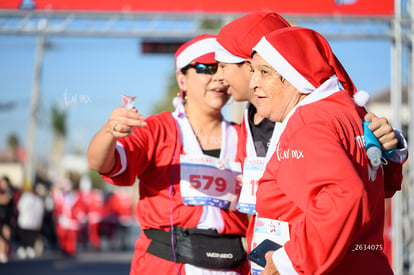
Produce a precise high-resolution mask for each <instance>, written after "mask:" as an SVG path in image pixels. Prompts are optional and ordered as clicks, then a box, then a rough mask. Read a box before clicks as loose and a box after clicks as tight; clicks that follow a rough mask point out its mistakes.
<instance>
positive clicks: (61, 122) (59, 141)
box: [51, 104, 67, 177]
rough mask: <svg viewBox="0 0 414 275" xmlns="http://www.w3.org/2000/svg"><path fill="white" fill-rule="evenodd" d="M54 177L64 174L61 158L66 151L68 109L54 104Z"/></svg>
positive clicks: (52, 170)
mask: <svg viewBox="0 0 414 275" xmlns="http://www.w3.org/2000/svg"><path fill="white" fill-rule="evenodd" d="M51 114H52V132H53V143H52V165H51V167H52V169H51V172H52V177H56V176H59V175H62V173H63V171H62V170H61V169H62V165H61V160H62V158H63V154H64V152H65V142H66V133H67V130H66V115H67V113H66V110H63V109H60V108H58V107H57V106H56V104H54V105H53V106H52V113H51Z"/></svg>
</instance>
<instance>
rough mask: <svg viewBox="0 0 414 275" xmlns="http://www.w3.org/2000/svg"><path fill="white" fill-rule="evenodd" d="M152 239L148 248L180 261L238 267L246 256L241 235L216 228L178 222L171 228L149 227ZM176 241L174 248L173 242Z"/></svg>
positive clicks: (154, 252) (222, 267)
mask: <svg viewBox="0 0 414 275" xmlns="http://www.w3.org/2000/svg"><path fill="white" fill-rule="evenodd" d="M144 233H145V235H146V236H147V237H148V238H150V239H151V243H150V245H149V246H148V249H147V252H148V253H150V254H152V255H155V256H157V257H160V258H163V259H165V260H169V261H173V262H176V263H188V264H192V265H195V266H199V267H204V268H211V269H234V268H237V267H239V266H240V265H242V264H243V262H244V261H245V260H246V251H245V250H244V248H243V245H242V242H241V236H240V235H225V234H219V233H218V232H217V231H216V230H212V229H197V228H182V227H177V226H175V227H174V228H173V230H172V232H171V229H170V230H169V231H168V232H167V231H164V230H158V229H146V230H144ZM171 240H173V243H174V249H173V247H172V244H171V243H172V242H171Z"/></svg>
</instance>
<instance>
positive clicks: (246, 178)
mask: <svg viewBox="0 0 414 275" xmlns="http://www.w3.org/2000/svg"><path fill="white" fill-rule="evenodd" d="M266 163H267V162H266V159H265V158H260V157H258V158H255V159H248V158H246V159H245V161H244V169H243V185H242V190H241V193H240V198H239V201H238V203H237V209H238V210H239V211H240V212H242V213H247V214H256V191H257V186H258V181H259V179H260V178H261V177H262V176H263V172H264V170H265V168H266Z"/></svg>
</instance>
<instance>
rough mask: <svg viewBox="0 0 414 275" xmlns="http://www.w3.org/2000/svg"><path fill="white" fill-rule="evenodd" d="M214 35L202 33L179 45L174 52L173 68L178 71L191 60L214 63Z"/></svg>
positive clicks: (215, 42) (215, 45)
mask: <svg viewBox="0 0 414 275" xmlns="http://www.w3.org/2000/svg"><path fill="white" fill-rule="evenodd" d="M216 37H217V36H216V35H211V34H202V35H199V36H196V37H194V38H193V39H192V40H190V41H188V42H186V43H184V44H183V45H181V46H180V47H179V48H178V50H177V51H176V53H175V69H176V70H177V71H179V70H181V69H182V68H184V67H185V66H187V65H189V64H190V63H191V62H197V63H203V64H211V63H216V62H217V61H216V60H215V58H214V52H215V50H216V49H217V41H216Z"/></svg>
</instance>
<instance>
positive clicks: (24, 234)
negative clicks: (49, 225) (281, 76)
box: [19, 228, 40, 248]
mask: <svg viewBox="0 0 414 275" xmlns="http://www.w3.org/2000/svg"><path fill="white" fill-rule="evenodd" d="M19 232H20V245H21V246H22V247H24V248H26V247H29V246H30V247H34V244H35V241H36V239H37V237H38V236H39V232H40V231H39V230H30V229H22V228H20V230H19Z"/></svg>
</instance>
